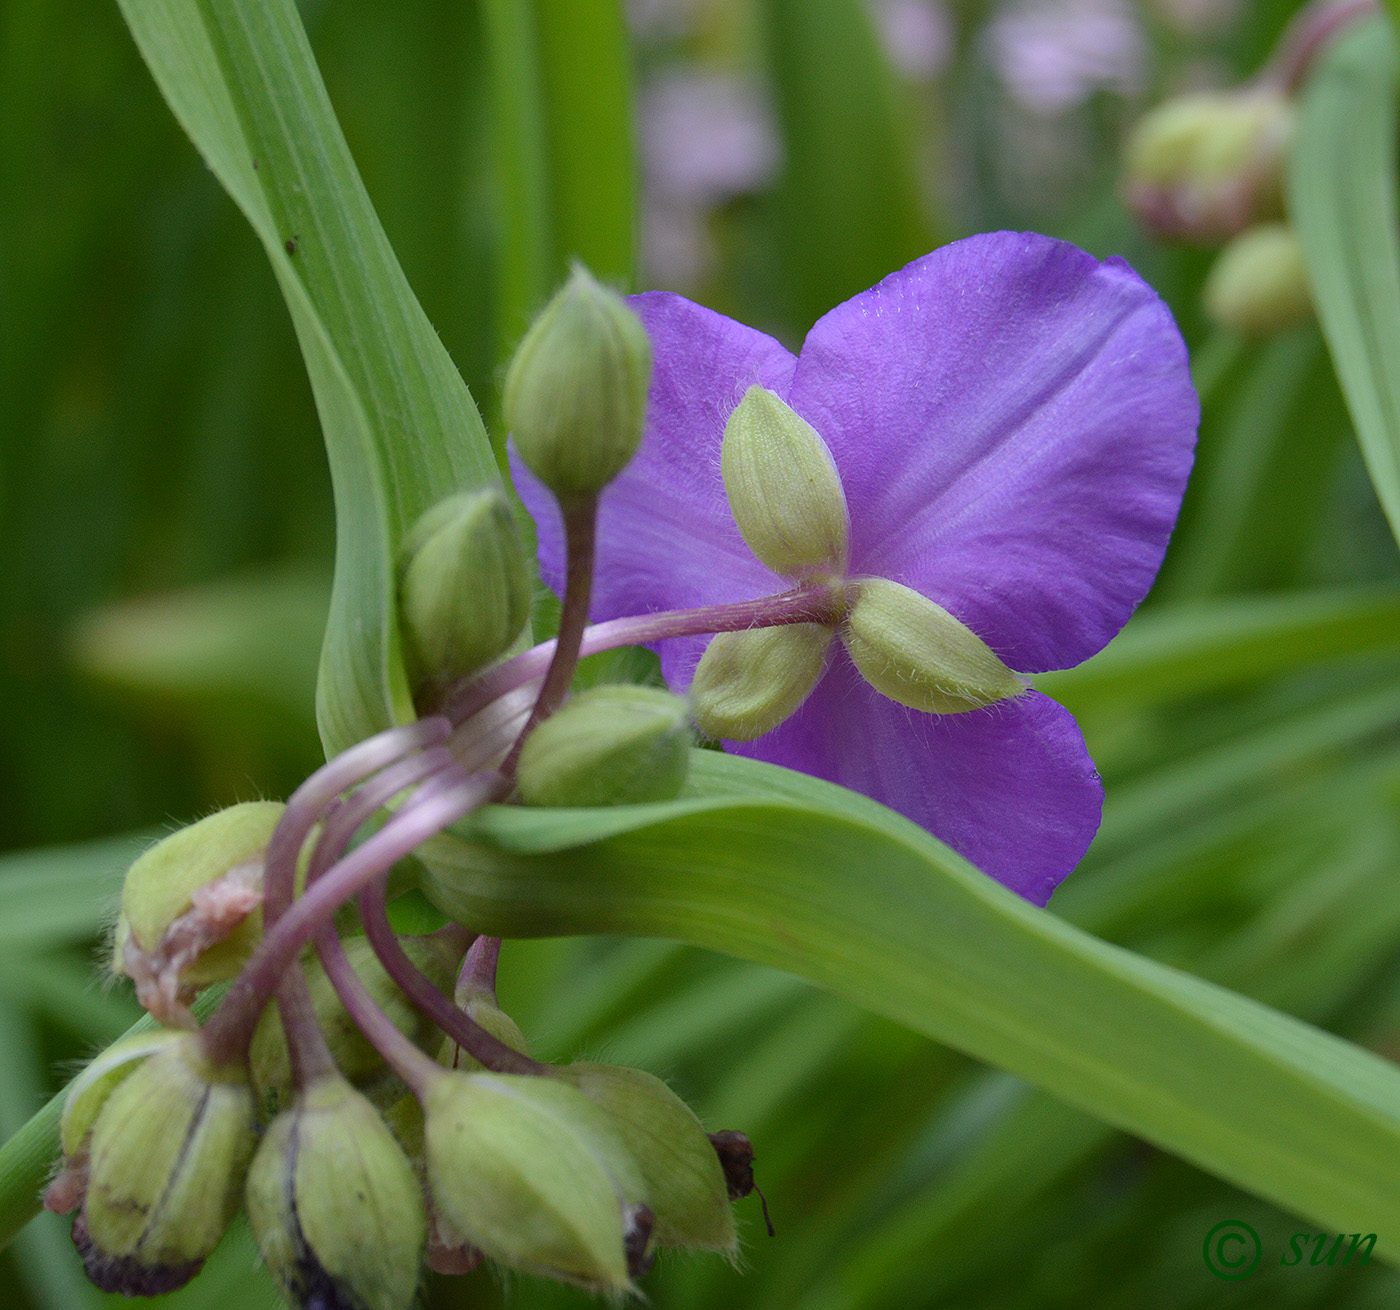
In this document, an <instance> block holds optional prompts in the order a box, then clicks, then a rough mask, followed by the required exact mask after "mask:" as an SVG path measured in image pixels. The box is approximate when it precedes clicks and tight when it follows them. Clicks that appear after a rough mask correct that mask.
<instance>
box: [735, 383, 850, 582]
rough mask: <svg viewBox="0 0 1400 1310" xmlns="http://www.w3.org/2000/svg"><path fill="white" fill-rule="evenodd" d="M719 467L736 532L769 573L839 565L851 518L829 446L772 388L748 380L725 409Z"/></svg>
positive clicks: (788, 573) (843, 557)
mask: <svg viewBox="0 0 1400 1310" xmlns="http://www.w3.org/2000/svg"><path fill="white" fill-rule="evenodd" d="M720 472H721V474H722V475H723V477H724V490H725V494H726V495H727V496H728V497H729V509H730V512H731V513H732V514H733V515H734V522H735V523H736V524H737V525H738V527H739V533H740V535H741V536H742V537H743V538H744V540H745V542H747V543H748V547H749V549H750V550H751V551H753V553H754V554H755V555H757V556H758V558H759V559H760V560H762V561H763V563H764V564H766V565H767V566H768V567H769V568H770V569H772V570H773V572H774V573H781V574H784V575H785V576H791V575H794V574H802V573H810V572H812V571H813V570H821V569H830V570H832V571H839V570H841V569H843V568H844V567H845V564H846V539H847V535H848V530H849V522H850V520H849V518H848V516H847V513H846V493H845V491H844V490H842V487H841V477H840V474H838V473H837V472H836V465H835V464H834V463H833V462H832V459H831V452H830V451H829V450H827V448H826V443H825V442H824V441H823V440H822V439H821V437H820V436H818V435H817V431H816V429H815V428H813V427H812V425H811V424H810V423H808V422H807V420H806V419H804V418H802V417H801V416H800V415H798V414H796V413H795V412H794V411H793V410H792V409H791V408H790V407H789V406H788V405H787V404H786V403H785V402H784V401H782V400H779V399H778V397H777V396H775V395H774V394H773V393H772V392H771V391H768V390H765V389H764V388H763V387H750V388H749V389H748V391H747V392H746V393H745V394H744V398H743V400H741V401H740V402H739V404H738V406H737V407H736V408H735V410H734V412H733V413H732V414H731V415H730V416H729V422H728V423H727V424H726V425H725V428H724V443H723V445H722V446H721V447H720Z"/></svg>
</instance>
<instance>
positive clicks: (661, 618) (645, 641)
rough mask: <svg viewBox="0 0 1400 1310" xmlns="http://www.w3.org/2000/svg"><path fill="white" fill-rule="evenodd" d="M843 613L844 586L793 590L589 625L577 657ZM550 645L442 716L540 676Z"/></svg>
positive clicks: (463, 689) (465, 692) (485, 680)
mask: <svg viewBox="0 0 1400 1310" xmlns="http://www.w3.org/2000/svg"><path fill="white" fill-rule="evenodd" d="M845 612H846V588H845V585H844V583H825V584H822V585H819V586H804V587H795V588H794V589H793V590H791V591H784V592H779V593H778V594H777V595H774V596H761V597H759V598H758V599H757V600H741V601H735V602H733V603H732V604H728V605H702V606H700V607H699V608H697V609H688V610H662V611H660V612H659V613H656V614H634V615H629V616H628V617H627V618H622V619H609V620H607V622H605V623H594V624H592V625H591V626H589V627H587V628H585V629H584V631H583V635H582V640H581V642H580V643H579V655H580V657H582V656H585V655H596V654H597V653H598V652H599V651H604V650H615V649H616V648H617V647H619V646H645V645H649V644H650V643H652V642H657V641H666V640H668V639H669V638H671V637H696V636H704V635H707V634H709V633H714V632H744V631H746V630H748V629H749V628H775V627H780V626H781V625H783V624H786V623H821V624H828V625H829V624H834V623H839V622H840V621H841V619H842V618H843V617H844V616H845ZM554 651H555V642H553V641H542V642H541V643H540V644H539V645H538V646H534V647H531V649H529V650H527V651H522V652H521V653H520V654H519V655H516V656H514V657H512V658H511V659H508V660H506V661H505V663H503V664H498V665H496V667H495V668H494V669H490V670H488V671H487V672H486V673H483V674H482V675H480V676H479V677H477V678H476V679H475V680H474V681H472V682H469V683H467V684H465V685H459V686H457V687H456V688H454V689H453V691H452V692H451V693H450V694H449V696H448V699H447V703H446V705H445V706H444V707H443V713H444V714H445V715H446V716H447V717H448V718H449V719H450V720H451V721H452V722H453V723H464V722H465V721H466V720H468V719H470V718H471V717H472V716H473V715H475V714H477V713H479V712H480V711H481V710H483V709H484V708H485V707H486V706H488V705H490V704H491V703H492V702H493V701H495V700H496V699H497V698H498V697H500V696H503V695H505V694H506V693H507V692H510V691H514V690H515V689H516V688H517V687H520V686H522V685H524V684H525V683H527V682H529V681H531V680H532V679H534V678H538V677H539V676H540V675H541V674H543V673H544V671H545V669H546V668H547V667H548V666H549V665H550V663H551V661H552V660H553V658H554Z"/></svg>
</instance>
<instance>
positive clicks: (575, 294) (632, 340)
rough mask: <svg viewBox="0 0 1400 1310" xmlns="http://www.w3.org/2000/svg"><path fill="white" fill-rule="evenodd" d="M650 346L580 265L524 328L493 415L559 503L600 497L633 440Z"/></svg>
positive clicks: (636, 323)
mask: <svg viewBox="0 0 1400 1310" xmlns="http://www.w3.org/2000/svg"><path fill="white" fill-rule="evenodd" d="M650 385H651V342H650V341H649V340H648V339H647V334H646V329H645V328H644V327H643V326H642V322H641V319H639V318H638V317H637V316H636V315H635V314H634V313H633V312H632V311H631V310H630V309H629V308H628V307H627V303H626V302H625V301H624V300H623V299H622V297H621V296H619V295H617V294H616V293H615V292H612V291H609V290H608V289H607V288H605V287H602V286H600V285H599V284H598V283H597V282H596V281H594V279H593V277H592V276H591V275H590V274H589V272H588V270H587V269H585V268H584V267H583V266H582V265H581V264H575V265H574V270H573V274H572V275H571V276H570V278H569V280H568V282H566V283H565V284H564V286H563V288H562V289H561V290H560V291H559V292H558V293H557V294H556V295H555V297H554V299H553V300H551V301H550V302H549V304H548V305H546V306H545V308H544V311H543V312H542V313H541V314H540V316H539V317H538V318H537V319H536V320H535V321H534V323H533V324H532V325H531V327H530V330H529V331H528V332H527V333H526V334H525V337H524V340H522V341H521V343H520V345H519V346H518V347H517V348H516V351H515V357H514V358H513V359H512V360H511V362H510V369H509V371H508V372H507V373H506V381H505V389H504V392H503V394H502V398H501V399H502V407H503V409H504V413H505V420H506V424H507V425H508V426H509V428H510V430H511V433H512V434H513V435H514V437H515V446H516V449H517V450H518V451H519V452H520V457H521V459H523V460H524V461H525V463H526V464H528V465H529V466H530V468H531V469H532V470H533V471H534V473H535V476H536V477H538V478H539V479H540V481H541V482H543V483H544V484H545V486H547V487H548V488H549V489H550V490H551V491H553V492H554V494H555V495H556V496H558V497H559V498H560V499H561V500H571V499H577V498H579V497H582V496H589V495H592V494H593V493H594V492H597V491H600V490H602V488H603V487H605V486H607V484H608V483H609V482H611V481H612V480H613V478H615V477H616V476H617V475H618V474H619V473H621V472H622V470H623V468H624V467H625V466H626V464H627V462H628V460H630V459H631V458H632V456H633V455H634V454H635V453H636V451H637V447H638V445H639V444H640V443H641V440H642V424H643V422H644V420H645V418H646V404H647V389H648V388H649V386H650Z"/></svg>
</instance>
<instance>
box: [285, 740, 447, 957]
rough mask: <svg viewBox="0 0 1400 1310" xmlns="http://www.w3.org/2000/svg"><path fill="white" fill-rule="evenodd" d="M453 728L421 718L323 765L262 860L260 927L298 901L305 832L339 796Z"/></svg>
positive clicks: (290, 807)
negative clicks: (299, 868)
mask: <svg viewBox="0 0 1400 1310" xmlns="http://www.w3.org/2000/svg"><path fill="white" fill-rule="evenodd" d="M451 734H452V725H451V724H450V723H448V722H447V720H446V719H444V718H441V717H440V716H436V715H435V716H434V717H432V718H427V719H419V720H418V722H417V723H410V724H407V725H406V726H404V727H401V728H390V729H389V730H388V731H387V732H381V733H379V734H377V735H376V736H373V737H369V738H366V739H365V740H364V741H362V742H360V743H359V744H358V745H355V746H352V747H351V748H350V749H349V750H347V751H342V752H341V753H340V754H339V755H337V756H336V757H335V758H334V759H333V760H330V761H329V762H327V763H326V764H324V765H322V766H321V767H320V768H319V769H317V770H316V772H315V773H313V774H312V775H311V776H310V777H309V778H308V779H307V780H306V781H305V782H304V783H302V784H301V786H300V787H298V788H297V789H296V791H294V792H293V793H292V796H291V799H290V800H288V802H287V808H286V810H285V811H284V812H283V814H282V818H281V819H280V820H279V822H278V824H277V827H276V829H274V831H273V834H272V840H271V841H269V842H268V844H267V853H266V855H265V856H264V859H263V924H264V928H265V929H271V928H272V927H273V926H274V925H275V924H276V922H277V920H278V919H280V918H281V917H282V915H284V914H285V913H286V912H287V908H288V907H289V906H290V905H291V903H292V901H293V900H294V899H295V898H296V870H297V860H298V858H299V857H300V856H301V848H302V845H303V844H304V843H305V841H306V837H307V834H308V833H309V832H310V831H311V829H312V828H313V827H314V826H315V824H316V821H317V820H318V819H319V818H320V817H321V815H322V813H323V812H324V810H325V808H326V806H328V805H329V804H330V803H331V802H332V801H333V800H335V798H336V797H337V796H339V795H340V794H341V792H343V791H346V790H348V789H349V788H351V787H353V786H355V785H356V784H357V783H360V782H363V781H364V780H365V779H366V778H368V777H370V776H371V775H372V774H375V773H378V772H379V770H380V769H382V768H384V767H385V766H386V765H388V764H392V763H393V762H394V761H395V760H397V759H399V758H400V757H401V756H403V755H406V754H408V752H410V751H415V750H420V749H422V748H423V747H425V746H435V745H438V744H440V743H441V742H445V741H446V740H447V739H448V737H450V736H451Z"/></svg>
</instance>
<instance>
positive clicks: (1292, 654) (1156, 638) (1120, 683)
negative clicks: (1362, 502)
mask: <svg viewBox="0 0 1400 1310" xmlns="http://www.w3.org/2000/svg"><path fill="white" fill-rule="evenodd" d="M1396 649H1400V593H1397V592H1396V591H1395V590H1394V589H1393V588H1385V589H1381V588H1354V589H1352V588H1348V589H1346V590H1339V591H1327V592H1312V593H1309V592H1288V593H1286V594H1282V595H1277V596H1245V597H1238V598H1232V599H1230V600H1220V601H1207V602H1202V603H1199V604H1183V605H1173V606H1171V607H1170V608H1159V609H1156V610H1149V611H1147V612H1145V613H1143V614H1141V615H1139V616H1137V617H1135V618H1134V619H1132V620H1131V622H1129V624H1128V626H1127V627H1126V628H1124V629H1123V631H1122V632H1121V633H1120V634H1119V635H1118V636H1117V637H1115V638H1114V639H1113V640H1112V641H1111V642H1110V643H1109V644H1108V645H1107V646H1106V647H1105V648H1104V649H1103V650H1102V651H1101V652H1100V653H1099V654H1097V655H1095V656H1094V657H1093V658H1092V659H1089V660H1086V661H1085V662H1084V663H1083V664H1080V665H1079V666H1078V667H1076V668H1073V669H1065V670H1064V671H1062V672H1059V673H1043V674H1037V675H1036V678H1035V685H1036V688H1037V689H1038V690H1040V691H1043V692H1045V694H1046V695H1048V696H1053V697H1054V698H1055V699H1056V700H1058V701H1062V702H1063V703H1064V704H1066V705H1068V706H1069V707H1070V708H1071V709H1076V708H1082V707H1085V706H1091V705H1092V704H1093V703H1094V702H1095V701H1096V700H1099V699H1103V698H1108V699H1112V700H1114V701H1115V702H1128V701H1131V702H1149V703H1150V702H1152V701H1161V700H1167V699H1170V698H1173V697H1183V696H1195V695H1200V694H1202V693H1205V692H1212V691H1217V690H1219V689H1220V688H1222V687H1228V686H1231V685H1233V684H1238V683H1242V682H1249V681H1252V680H1255V679H1262V678H1267V677H1271V676H1274V675H1277V674H1281V673H1287V672H1289V671H1291V670H1293V669H1296V668H1300V667H1302V666H1304V665H1306V664H1310V663H1313V662H1315V661H1317V660H1323V659H1336V658H1338V657H1341V656H1345V655H1357V654H1361V653H1363V652H1368V651H1380V650H1396Z"/></svg>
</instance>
